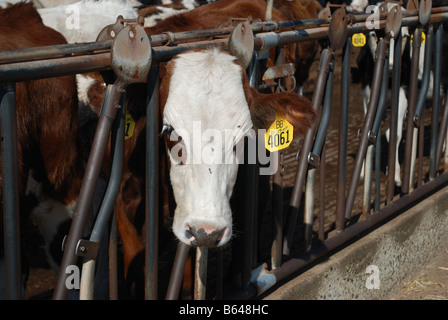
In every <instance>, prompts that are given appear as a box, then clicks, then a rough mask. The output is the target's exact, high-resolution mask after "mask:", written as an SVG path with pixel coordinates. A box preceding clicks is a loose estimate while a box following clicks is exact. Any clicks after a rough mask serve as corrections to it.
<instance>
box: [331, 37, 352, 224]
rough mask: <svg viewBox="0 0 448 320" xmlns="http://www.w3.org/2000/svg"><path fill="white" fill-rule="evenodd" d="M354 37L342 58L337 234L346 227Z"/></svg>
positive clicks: (347, 44) (350, 38) (344, 50)
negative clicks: (349, 112)
mask: <svg viewBox="0 0 448 320" xmlns="http://www.w3.org/2000/svg"><path fill="white" fill-rule="evenodd" d="M351 45H352V37H350V36H349V37H348V38H347V41H346V42H345V47H344V49H343V56H342V71H341V73H342V74H341V107H340V108H341V109H340V115H339V144H338V177H337V179H338V182H337V183H338V185H337V198H336V222H335V224H336V232H341V231H342V230H343V229H344V225H345V216H344V212H345V183H346V180H347V179H346V160H347V131H348V104H349V92H350V54H351Z"/></svg>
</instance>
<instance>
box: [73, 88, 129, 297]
mask: <svg viewBox="0 0 448 320" xmlns="http://www.w3.org/2000/svg"><path fill="white" fill-rule="evenodd" d="M123 96H124V95H123ZM123 100H124V99H122V103H121V105H122V107H121V108H120V110H119V111H118V112H117V117H116V119H115V121H114V126H113V129H112V137H111V145H112V150H111V153H112V168H111V172H110V179H109V183H108V186H107V189H106V192H105V194H104V197H103V202H102V204H101V208H100V210H99V212H98V215H97V218H96V221H95V225H94V227H93V230H92V233H91V235H90V241H91V242H96V243H98V242H100V241H101V240H102V238H103V234H104V231H105V229H106V227H107V225H108V223H109V220H110V216H111V214H112V212H113V210H114V207H115V200H116V198H117V194H118V191H119V190H120V185H121V178H122V174H123V158H124V132H125V117H126V103H124V101H123ZM96 259H97V257H88V258H85V259H84V264H83V269H82V278H81V286H80V296H79V298H80V300H92V299H93V293H94V288H93V280H94V274H95V265H96Z"/></svg>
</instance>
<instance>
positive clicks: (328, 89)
mask: <svg viewBox="0 0 448 320" xmlns="http://www.w3.org/2000/svg"><path fill="white" fill-rule="evenodd" d="M333 63H334V56H332V59H331V67H330V68H329V69H328V75H327V81H326V84H325V96H324V103H323V108H322V116H321V120H320V124H319V129H318V131H317V133H316V137H315V139H314V145H313V149H312V151H311V155H310V157H313V158H314V157H316V158H317V157H319V158H321V156H322V149H323V145H324V143H325V138H326V135H327V129H328V125H329V123H330V118H331V107H332V100H333V80H334V66H333ZM315 165H317V164H315ZM319 165H322V161H319ZM316 172H317V169H316V168H315V167H313V168H311V169H310V170H308V177H307V180H306V186H305V214H304V224H305V250H306V251H309V250H310V248H311V241H312V233H313V224H314V194H315V183H316Z"/></svg>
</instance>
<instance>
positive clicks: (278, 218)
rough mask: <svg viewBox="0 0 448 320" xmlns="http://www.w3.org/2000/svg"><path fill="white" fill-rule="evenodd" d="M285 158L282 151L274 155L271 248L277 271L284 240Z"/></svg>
mask: <svg viewBox="0 0 448 320" xmlns="http://www.w3.org/2000/svg"><path fill="white" fill-rule="evenodd" d="M283 156H284V153H283V151H282V150H280V151H277V152H275V153H274V157H277V158H278V159H277V163H278V166H277V171H276V172H275V174H274V175H273V181H272V212H273V213H272V215H273V224H274V241H273V242H272V247H271V265H272V269H277V268H279V267H280V266H281V264H282V238H283V232H282V227H283Z"/></svg>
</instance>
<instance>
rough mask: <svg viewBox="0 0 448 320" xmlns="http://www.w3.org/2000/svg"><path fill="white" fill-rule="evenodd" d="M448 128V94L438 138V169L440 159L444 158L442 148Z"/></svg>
mask: <svg viewBox="0 0 448 320" xmlns="http://www.w3.org/2000/svg"><path fill="white" fill-rule="evenodd" d="M447 126H448V94H447V95H446V96H445V103H444V104H443V114H442V119H441V120H440V130H439V132H438V136H437V146H436V168H438V167H439V161H440V157H441V156H442V147H443V143H444V142H445V138H446V132H447V131H446V128H447Z"/></svg>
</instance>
